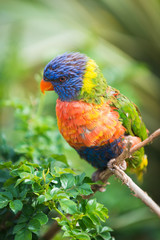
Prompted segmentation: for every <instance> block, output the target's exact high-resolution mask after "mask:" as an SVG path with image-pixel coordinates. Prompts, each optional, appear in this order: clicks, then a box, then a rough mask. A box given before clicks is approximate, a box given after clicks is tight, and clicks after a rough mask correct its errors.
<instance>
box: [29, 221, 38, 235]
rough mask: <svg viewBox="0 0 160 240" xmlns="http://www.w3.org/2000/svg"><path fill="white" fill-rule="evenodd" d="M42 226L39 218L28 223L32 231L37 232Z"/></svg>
mask: <svg viewBox="0 0 160 240" xmlns="http://www.w3.org/2000/svg"><path fill="white" fill-rule="evenodd" d="M40 227H41V224H40V222H39V221H38V220H37V219H32V220H31V221H30V222H29V223H28V229H29V230H30V231H32V232H37V231H39V229H40Z"/></svg>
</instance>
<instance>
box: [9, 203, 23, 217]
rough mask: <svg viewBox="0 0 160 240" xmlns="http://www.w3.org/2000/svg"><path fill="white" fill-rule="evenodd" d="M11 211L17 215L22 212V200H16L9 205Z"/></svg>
mask: <svg viewBox="0 0 160 240" xmlns="http://www.w3.org/2000/svg"><path fill="white" fill-rule="evenodd" d="M9 206H10V208H11V210H12V211H13V212H14V213H15V214H16V213H17V212H19V211H20V210H22V207H23V203H22V202H21V201H20V200H14V201H11V202H10V203H9Z"/></svg>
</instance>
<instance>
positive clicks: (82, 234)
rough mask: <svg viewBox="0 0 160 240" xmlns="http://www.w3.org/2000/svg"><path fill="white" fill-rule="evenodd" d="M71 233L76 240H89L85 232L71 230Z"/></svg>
mask: <svg viewBox="0 0 160 240" xmlns="http://www.w3.org/2000/svg"><path fill="white" fill-rule="evenodd" d="M72 233H73V234H74V236H75V237H76V239H80V240H90V239H91V238H90V237H89V235H88V234H87V233H85V232H79V231H78V230H73V231H72Z"/></svg>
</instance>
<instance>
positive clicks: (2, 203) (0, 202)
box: [0, 195, 9, 208]
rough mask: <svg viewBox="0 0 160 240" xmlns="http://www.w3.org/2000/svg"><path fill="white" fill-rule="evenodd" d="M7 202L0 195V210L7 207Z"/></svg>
mask: <svg viewBox="0 0 160 240" xmlns="http://www.w3.org/2000/svg"><path fill="white" fill-rule="evenodd" d="M8 202H9V200H8V199H7V198H5V197H3V196H1V195H0V208H4V207H6V206H7V205H8Z"/></svg>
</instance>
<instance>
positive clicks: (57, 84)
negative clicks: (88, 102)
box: [43, 52, 88, 101]
mask: <svg viewBox="0 0 160 240" xmlns="http://www.w3.org/2000/svg"><path fill="white" fill-rule="evenodd" d="M87 61H88V57H86V56H85V55H83V54H80V53H78V52H75V53H65V54H63V55H60V56H57V57H56V58H54V59H53V60H51V61H50V62H49V63H48V64H47V65H46V67H45V69H44V74H43V79H44V81H47V82H50V83H51V84H52V86H53V88H54V90H55V92H56V93H57V94H58V95H59V98H60V99H61V100H62V101H72V100H76V99H77V97H78V95H79V92H80V90H81V88H82V85H83V75H84V72H85V68H86V62H87Z"/></svg>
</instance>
